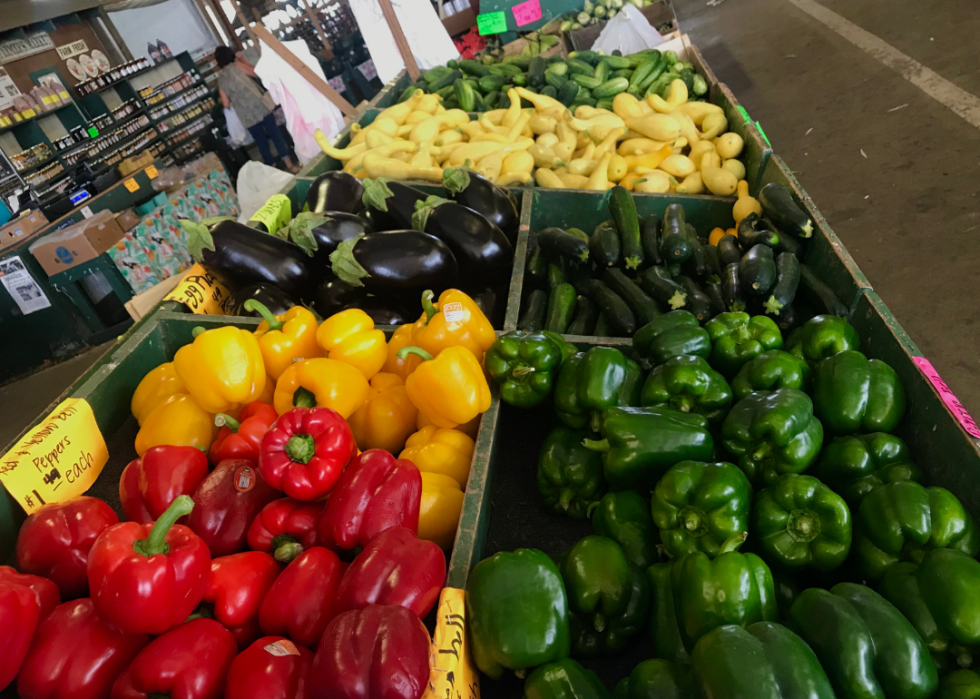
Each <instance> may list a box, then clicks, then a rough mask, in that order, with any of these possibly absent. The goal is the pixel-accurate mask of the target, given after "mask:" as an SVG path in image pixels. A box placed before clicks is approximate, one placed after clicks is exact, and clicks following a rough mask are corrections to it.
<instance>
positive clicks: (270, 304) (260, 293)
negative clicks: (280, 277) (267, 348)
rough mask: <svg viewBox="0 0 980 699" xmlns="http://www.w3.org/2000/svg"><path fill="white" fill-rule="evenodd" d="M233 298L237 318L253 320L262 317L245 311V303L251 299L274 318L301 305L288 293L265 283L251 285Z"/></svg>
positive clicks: (253, 312) (237, 292)
mask: <svg viewBox="0 0 980 699" xmlns="http://www.w3.org/2000/svg"><path fill="white" fill-rule="evenodd" d="M231 297H232V299H234V304H235V305H234V311H233V312H234V314H235V315H236V316H247V317H251V318H261V317H262V315H261V314H260V313H258V312H257V311H246V310H245V309H244V305H245V302H246V301H248V300H249V299H255V300H256V301H258V302H259V303H261V304H262V305H263V306H265V307H266V308H268V309H269V311H271V313H272V315H274V316H279V315H282V314H283V313H285V312H286V311H288V310H289V309H290V308H292V307H293V306H298V305H299V302H298V301H296V300H295V299H293V298H291V297H290V296H289V294H287V293H286V292H284V291H282V290H281V289H279V288H278V287H275V286H273V285H272V284H265V283H261V284H249V285H248V286H245V287H242V288H241V289H239V290H238V291H236V292H235V293H234V294H232V296H231Z"/></svg>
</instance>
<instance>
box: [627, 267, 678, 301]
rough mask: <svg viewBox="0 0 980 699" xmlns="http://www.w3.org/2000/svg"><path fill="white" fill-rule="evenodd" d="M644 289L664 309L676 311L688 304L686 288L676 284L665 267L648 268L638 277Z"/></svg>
mask: <svg viewBox="0 0 980 699" xmlns="http://www.w3.org/2000/svg"><path fill="white" fill-rule="evenodd" d="M637 281H639V282H640V286H642V287H643V289H644V291H646V292H647V293H648V294H650V296H652V297H653V298H654V300H656V301H659V302H660V304H661V305H663V307H664V308H669V309H670V310H672V311H676V310H677V309H678V308H684V306H685V305H686V304H687V292H686V291H684V287H682V286H681V285H680V284H678V283H677V282H675V281H674V280H673V278H672V277H671V276H670V274H668V273H667V270H665V269H664V268H663V267H658V266H656V265H654V266H653V267H648V268H646V269H645V270H643V271H642V272H640V275H639V276H638V277H637Z"/></svg>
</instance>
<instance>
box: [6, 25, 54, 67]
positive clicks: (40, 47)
mask: <svg viewBox="0 0 980 699" xmlns="http://www.w3.org/2000/svg"><path fill="white" fill-rule="evenodd" d="M54 48H55V45H54V42H53V41H51V37H50V36H48V35H47V34H46V33H44V32H38V33H37V34H31V35H30V36H29V37H27V38H26V39H11V40H10V41H4V42H3V43H0V65H2V64H4V63H10V62H11V61H17V60H20V59H21V58H25V57H27V56H33V55H34V54H35V53H42V52H43V51H51V50H52V49H54Z"/></svg>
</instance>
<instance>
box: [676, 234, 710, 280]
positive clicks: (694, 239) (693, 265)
mask: <svg viewBox="0 0 980 699" xmlns="http://www.w3.org/2000/svg"><path fill="white" fill-rule="evenodd" d="M685 228H687V235H688V237H689V238H690V239H691V256H690V257H689V258H687V261H686V262H684V264H683V265H682V266H687V268H688V271H690V272H691V274H692V275H693V276H695V277H697V278H698V279H704V278H705V277H706V276H708V275H707V273H706V271H705V270H707V263H706V262H705V259H704V249H703V248H702V246H701V241H700V240H698V232H697V231H696V230H694V226H692V225H691V224H690V223H688V224H685Z"/></svg>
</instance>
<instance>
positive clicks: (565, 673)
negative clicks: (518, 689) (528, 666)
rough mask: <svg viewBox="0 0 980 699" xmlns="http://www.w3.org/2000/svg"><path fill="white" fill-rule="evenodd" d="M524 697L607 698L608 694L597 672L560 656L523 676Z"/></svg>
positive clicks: (559, 698) (533, 698) (529, 698)
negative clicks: (525, 676) (559, 658)
mask: <svg viewBox="0 0 980 699" xmlns="http://www.w3.org/2000/svg"><path fill="white" fill-rule="evenodd" d="M524 699H610V696H609V690H608V689H606V685H604V684H603V683H602V680H600V679H599V676H598V675H597V674H595V673H594V672H593V671H592V670H587V669H586V668H584V667H582V666H581V665H579V664H578V663H577V662H575V661H574V660H572V659H571V658H563V659H562V660H559V661H557V662H554V663H548V664H547V665H542V666H541V667H539V668H537V669H536V670H535V671H534V672H532V673H531V674H530V675H528V676H527V679H526V680H524Z"/></svg>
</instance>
